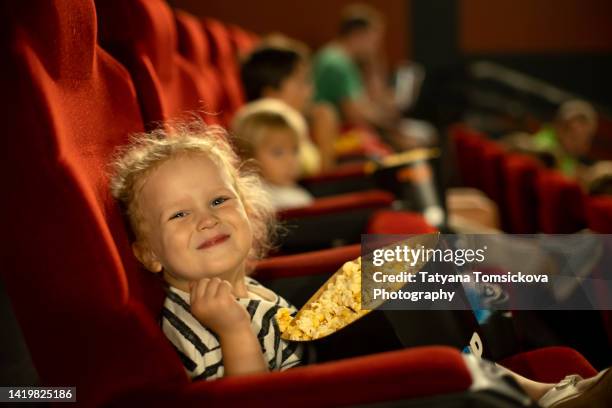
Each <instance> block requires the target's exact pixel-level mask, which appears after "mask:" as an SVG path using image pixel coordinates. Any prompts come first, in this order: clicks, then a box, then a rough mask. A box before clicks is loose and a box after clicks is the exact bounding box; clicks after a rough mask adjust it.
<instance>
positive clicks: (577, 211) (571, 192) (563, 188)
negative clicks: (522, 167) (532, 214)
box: [536, 170, 586, 234]
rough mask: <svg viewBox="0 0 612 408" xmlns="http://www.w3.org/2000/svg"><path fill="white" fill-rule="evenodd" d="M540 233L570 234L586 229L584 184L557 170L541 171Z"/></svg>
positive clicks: (537, 184) (538, 191) (539, 194)
mask: <svg viewBox="0 0 612 408" xmlns="http://www.w3.org/2000/svg"><path fill="white" fill-rule="evenodd" d="M536 187H537V193H538V203H539V205H538V207H539V210H538V219H539V226H540V231H541V232H544V233H546V234H570V233H572V232H577V231H579V230H581V229H583V228H585V227H586V220H585V218H586V217H585V209H584V199H585V194H584V191H583V190H582V187H581V186H580V184H578V183H577V182H576V181H574V180H571V179H568V178H567V177H565V176H564V175H563V174H561V173H559V172H558V171H554V170H541V171H540V172H539V173H538V175H537V178H536Z"/></svg>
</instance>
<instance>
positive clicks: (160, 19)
mask: <svg viewBox="0 0 612 408" xmlns="http://www.w3.org/2000/svg"><path fill="white" fill-rule="evenodd" d="M96 9H97V13H98V21H99V25H100V33H99V36H100V44H101V45H102V47H103V48H104V49H105V50H107V51H108V52H110V53H111V54H112V55H113V56H114V57H115V58H117V59H118V60H119V61H120V62H121V63H123V65H125V67H126V68H127V69H128V71H129V72H130V74H131V75H132V79H133V81H134V84H135V86H136V91H137V93H138V100H139V103H140V107H141V111H142V115H143V119H144V121H145V124H146V126H147V127H154V126H155V124H154V122H159V121H164V120H168V119H175V118H177V117H181V116H183V115H185V114H186V112H196V111H198V112H199V113H200V115H201V116H202V118H203V119H204V121H205V122H207V123H211V124H215V123H219V122H220V120H219V114H220V113H222V112H219V110H221V109H222V107H220V106H217V103H218V95H216V94H215V92H214V86H213V87H211V86H209V85H210V80H211V78H206V77H202V76H201V75H200V73H199V71H198V69H196V68H195V67H194V66H193V65H192V64H189V63H188V62H187V61H186V60H185V58H183V57H182V56H181V55H180V54H179V53H178V44H177V33H176V26H175V22H174V18H173V15H172V11H171V10H170V8H169V7H168V5H167V4H166V3H165V2H164V1H162V0H108V1H107V0H103V1H97V2H96Z"/></svg>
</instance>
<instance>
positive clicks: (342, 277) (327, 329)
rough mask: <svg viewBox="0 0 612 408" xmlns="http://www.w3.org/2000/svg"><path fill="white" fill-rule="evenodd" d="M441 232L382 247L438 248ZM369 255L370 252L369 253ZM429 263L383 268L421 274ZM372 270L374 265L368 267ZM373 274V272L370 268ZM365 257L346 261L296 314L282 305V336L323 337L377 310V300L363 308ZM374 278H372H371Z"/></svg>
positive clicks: (293, 338)
mask: <svg viewBox="0 0 612 408" xmlns="http://www.w3.org/2000/svg"><path fill="white" fill-rule="evenodd" d="M438 238H439V233H437V232H436V233H432V234H422V235H416V236H413V237H411V238H408V239H404V240H399V241H398V240H396V241H395V242H392V243H391V244H387V245H386V246H382V245H381V247H380V248H381V249H392V248H395V247H396V246H398V245H400V246H407V247H410V248H412V247H419V246H423V247H424V248H434V247H435V246H436V245H437V243H438ZM366 258H368V255H366ZM425 264H426V262H422V261H418V262H417V263H416V264H415V265H414V266H409V265H406V264H405V263H403V262H387V263H386V264H385V265H384V266H382V267H381V268H377V270H380V271H381V272H383V273H389V274H396V273H397V272H399V271H400V270H402V271H405V272H408V273H417V272H419V271H420V270H421V268H423V266H424V265H425ZM368 269H370V268H368ZM369 272H370V273H371V271H369ZM361 278H362V269H361V257H358V258H356V259H354V260H352V261H348V262H346V263H345V264H344V265H342V267H341V268H340V269H338V270H337V271H336V272H335V273H334V274H333V275H332V276H331V277H330V278H329V279H328V280H327V281H326V282H325V283H324V284H323V285H322V286H321V287H320V288H319V289H318V290H317V291H316V292H315V293H314V295H312V296H311V297H310V299H308V301H307V302H306V303H305V304H304V306H303V307H302V308H301V309H300V310H299V311H298V312H297V314H296V315H295V316H294V317H292V316H291V314H290V310H289V309H286V308H282V309H280V310H279V311H278V313H277V315H276V319H277V321H278V324H279V327H280V329H281V338H283V339H285V340H290V341H312V340H318V339H322V338H324V337H327V336H329V335H330V334H333V333H335V332H337V331H338V330H341V329H343V328H344V327H346V326H348V325H349V324H351V323H353V322H355V321H357V320H359V319H360V318H362V317H363V316H365V315H367V314H368V313H370V312H371V311H372V310H375V309H376V308H377V307H378V306H380V305H381V304H382V303H383V302H382V301H380V302H378V303H374V305H375V306H374V307H372V308H371V309H368V310H366V309H362V308H361V303H362V302H361V300H362V299H361V294H362V285H361ZM368 281H371V280H368ZM377 285H378V287H384V288H385V289H387V290H393V291H395V290H399V289H401V288H402V287H403V286H404V285H405V283H384V284H381V283H378V284H377Z"/></svg>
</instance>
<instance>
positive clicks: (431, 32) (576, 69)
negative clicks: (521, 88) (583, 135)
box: [411, 0, 612, 107]
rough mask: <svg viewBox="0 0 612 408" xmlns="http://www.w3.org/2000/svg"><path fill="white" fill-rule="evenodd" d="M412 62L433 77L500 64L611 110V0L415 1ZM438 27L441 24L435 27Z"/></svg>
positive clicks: (413, 1)
mask: <svg viewBox="0 0 612 408" xmlns="http://www.w3.org/2000/svg"><path fill="white" fill-rule="evenodd" d="M411 4H412V7H411V9H412V12H411V18H412V23H411V26H412V37H413V45H412V49H413V56H414V59H415V60H417V61H420V62H422V63H424V65H425V66H426V67H428V68H429V69H430V70H433V71H435V72H434V73H435V75H441V74H440V71H445V70H446V71H447V74H442V75H448V72H449V70H450V71H452V70H453V69H454V68H456V67H457V66H460V65H462V64H463V63H465V62H469V61H473V60H477V59H486V60H490V61H494V62H499V63H502V64H503V65H506V66H508V67H511V68H514V69H517V70H519V71H521V72H524V73H527V74H529V75H531V76H534V77H536V78H540V79H543V80H545V81H547V82H550V83H552V84H554V85H557V86H559V87H561V88H563V89H566V90H568V91H570V92H573V93H576V94H578V95H580V96H583V97H586V98H588V99H591V100H593V101H595V102H598V103H600V104H602V105H604V106H607V107H612V81H611V80H610V76H611V75H612V24H611V23H610V21H611V20H610V19H611V17H612V2H610V1H606V0H538V1H532V0H495V1H490V0H436V1H428V0H412V1H411ZM433 22H435V24H434V23H433Z"/></svg>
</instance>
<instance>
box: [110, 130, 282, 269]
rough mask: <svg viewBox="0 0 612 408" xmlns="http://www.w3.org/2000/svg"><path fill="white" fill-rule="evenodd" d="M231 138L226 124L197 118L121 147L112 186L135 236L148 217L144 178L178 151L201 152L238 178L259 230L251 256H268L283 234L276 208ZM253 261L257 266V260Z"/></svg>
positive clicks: (249, 213)
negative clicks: (142, 200)
mask: <svg viewBox="0 0 612 408" xmlns="http://www.w3.org/2000/svg"><path fill="white" fill-rule="evenodd" d="M227 140H228V137H227V132H226V131H225V130H224V129H223V128H221V127H219V126H207V125H205V124H204V123H203V122H202V121H200V120H193V121H191V122H179V123H172V124H168V123H166V124H165V125H164V126H162V127H159V128H158V129H156V130H153V131H151V132H148V133H138V134H134V135H132V136H131V138H130V143H129V144H128V145H126V146H124V147H122V148H120V149H118V151H117V153H116V154H115V157H114V159H113V161H112V162H111V167H112V169H111V173H112V175H111V178H110V180H111V181H110V190H111V194H112V196H113V197H114V198H115V199H116V200H117V201H118V202H119V204H120V206H121V207H122V210H123V212H124V215H125V216H126V221H127V222H128V224H129V225H128V226H129V227H130V229H131V232H132V233H133V238H134V239H139V238H143V236H142V223H143V219H142V216H141V214H140V211H139V208H138V200H137V198H138V194H139V190H140V188H141V186H142V182H143V181H144V180H145V179H146V178H147V176H148V175H149V174H150V173H151V172H152V171H153V170H154V169H155V168H157V167H158V166H160V165H161V164H162V163H164V162H166V161H167V160H169V159H171V158H173V157H176V156H177V155H180V154H185V153H187V154H201V155H205V156H206V157H208V158H210V159H211V160H212V161H213V162H214V163H215V164H216V165H217V166H218V167H219V168H220V169H224V170H225V171H227V173H228V174H229V175H230V177H231V179H232V180H233V182H234V187H235V188H236V191H237V193H238V195H239V196H240V199H241V200H242V203H243V205H244V208H245V211H246V214H247V217H248V219H249V221H250V224H251V229H252V232H253V245H252V247H251V251H250V253H249V260H250V261H255V260H257V259H261V258H263V257H264V256H265V255H266V254H267V252H268V251H269V250H270V249H271V248H272V246H273V245H272V243H273V238H274V237H275V235H276V232H277V230H276V226H277V224H276V220H275V216H274V210H273V206H272V205H271V203H270V200H269V198H268V196H267V194H266V193H265V191H264V190H263V189H262V187H261V182H260V179H259V177H258V176H257V175H256V174H255V173H253V172H252V171H249V170H248V169H246V168H244V166H241V163H240V159H239V157H238V156H237V155H236V153H235V152H234V150H233V149H232V146H231V145H230V144H229V142H228V141H227ZM248 264H249V265H248V266H249V268H251V267H252V264H253V262H249V263H248Z"/></svg>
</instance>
